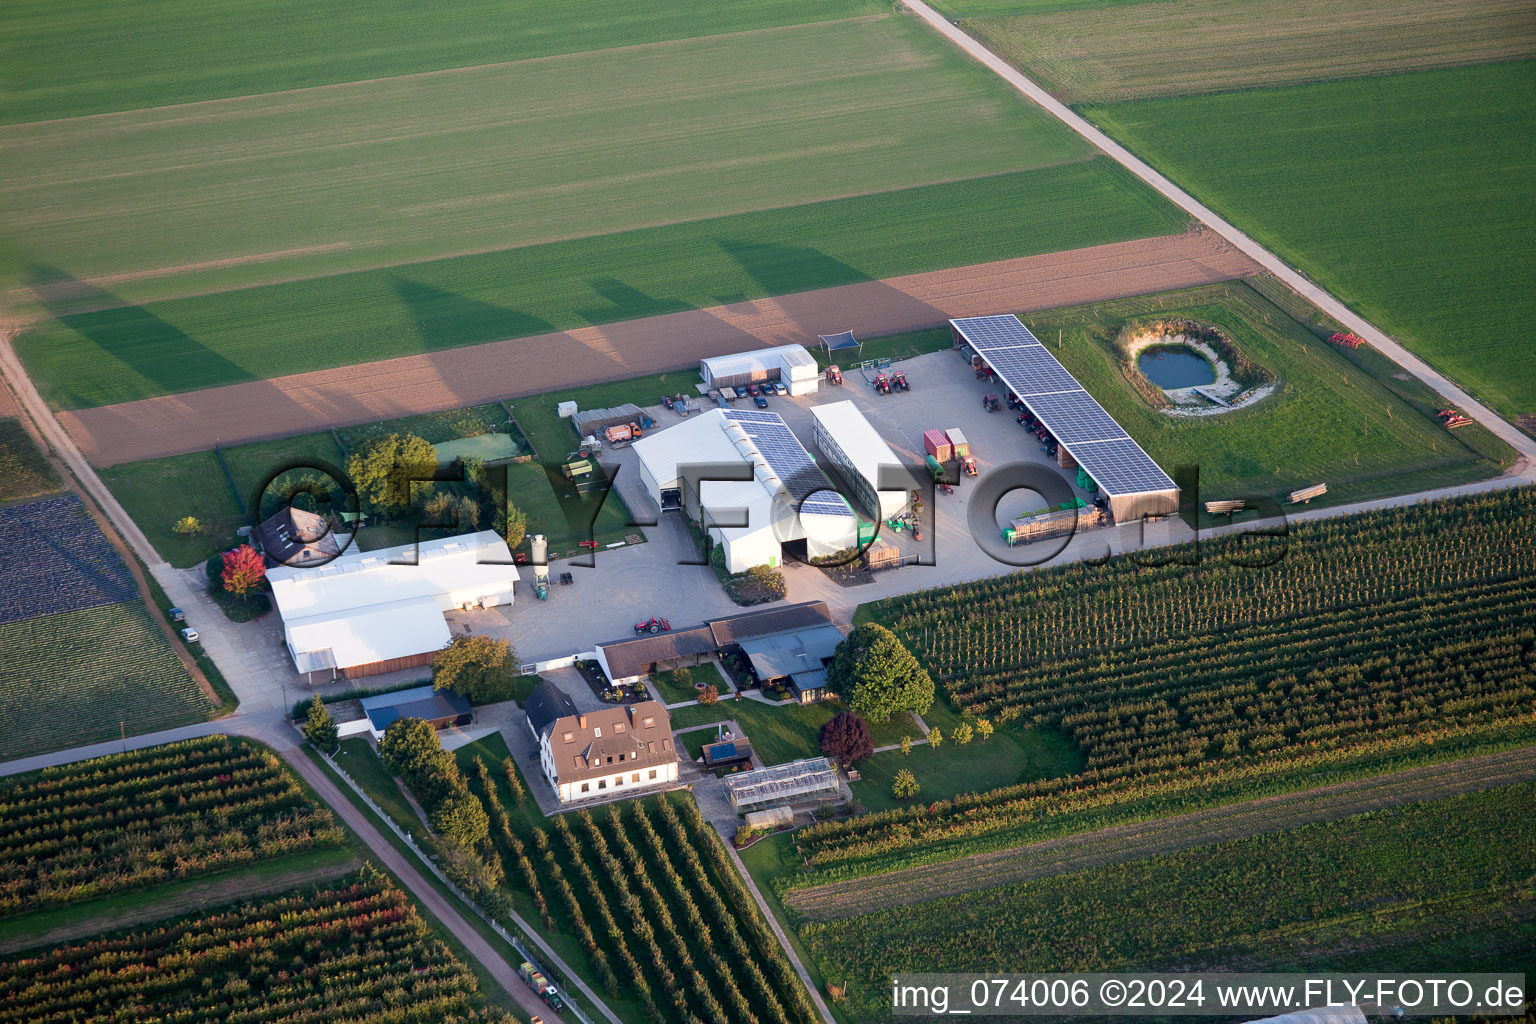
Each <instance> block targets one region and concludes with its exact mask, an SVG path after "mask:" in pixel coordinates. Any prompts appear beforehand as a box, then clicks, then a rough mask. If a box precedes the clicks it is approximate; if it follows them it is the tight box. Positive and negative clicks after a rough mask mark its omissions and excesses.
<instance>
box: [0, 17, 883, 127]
mask: <svg viewBox="0 0 1536 1024" xmlns="http://www.w3.org/2000/svg"><path fill="white" fill-rule="evenodd" d="M880 9H881V7H880V5H877V4H874V3H872V2H870V0H753V2H752V3H725V4H721V3H710V2H708V0H657V2H652V3H645V4H635V3H631V2H628V0H525V2H523V3H519V4H518V5H517V7H516V11H515V13H514V12H512V11H509V10H508V8H507V5H506V4H503V3H497V2H495V0H444V2H439V3H433V4H428V5H422V4H419V3H414V2H412V0H378V2H375V3H369V4H366V5H354V4H314V3H309V2H307V0H259V2H256V3H245V2H236V0H148V2H144V3H135V4H130V5H124V4H117V3H111V2H109V0H63V2H61V3H51V2H46V0H17V2H14V3H8V4H6V5H5V7H4V9H3V10H0V38H3V39H4V40H5V41H6V43H5V47H6V49H5V52H6V60H5V62H4V63H3V64H0V123H3V124H11V123H16V122H22V121H40V120H44V119H47V118H60V117H78V116H80V115H82V114H95V113H100V112H102V111H109V110H125V109H132V108H137V107H158V106H165V105H167V104H172V103H190V102H194V101H197V100H208V99H217V98H219V97H224V96H244V95H248V94H251V93H259V92H275V91H277V90H280V89H298V88H303V87H306V86H315V85H326V84H329V83H334V82H352V81H357V80H359V79H365V78H384V77H388V76H392V75H404V74H411V73H419V72H424V71H435V70H439V69H442V68H457V67H466V66H469V65H475V64H494V63H502V62H506V61H515V60H527V59H529V58H533V57H544V56H549V55H552V54H562V53H571V52H575V51H578V50H601V49H606V48H610V47H617V46H634V45H638V44H641V43H652V42H660V41H664V40H669V39H682V38H686V37H689V36H703V35H715V34H719V33H725V32H742V31H747V30H751V29H760V28H769V27H773V26H778V25H793V24H798V23H802V22H811V21H822V20H830V19H835V18H846V17H851V16H856V15H861V14H868V13H871V12H877V11H879V10H880ZM343 41H344V42H343Z"/></svg>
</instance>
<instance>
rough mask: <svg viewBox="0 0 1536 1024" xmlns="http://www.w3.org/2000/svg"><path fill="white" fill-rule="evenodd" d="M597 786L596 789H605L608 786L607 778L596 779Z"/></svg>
mask: <svg viewBox="0 0 1536 1024" xmlns="http://www.w3.org/2000/svg"><path fill="white" fill-rule="evenodd" d="M597 788H598V789H607V788H608V780H607V779H598V780H597Z"/></svg>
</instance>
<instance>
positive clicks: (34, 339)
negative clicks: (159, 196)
mask: <svg viewBox="0 0 1536 1024" xmlns="http://www.w3.org/2000/svg"><path fill="white" fill-rule="evenodd" d="M1184 227H1185V220H1184V218H1183V217H1182V216H1181V215H1179V214H1178V213H1177V211H1176V210H1174V208H1173V207H1171V206H1169V205H1167V204H1165V203H1163V202H1161V201H1160V200H1158V199H1156V198H1155V197H1154V195H1153V194H1152V192H1151V191H1150V190H1149V189H1146V188H1145V187H1143V186H1142V185H1140V184H1139V183H1137V182H1136V181H1135V180H1134V179H1133V178H1131V176H1130V175H1129V174H1127V173H1125V172H1124V171H1122V170H1120V169H1119V168H1118V167H1117V166H1116V165H1114V164H1112V163H1111V162H1110V161H1109V160H1107V159H1104V158H1099V159H1094V160H1088V161H1085V162H1080V163H1073V164H1065V165H1062V166H1057V167H1049V168H1043V169H1040V170H1034V171H1024V172H1018V173H1010V174H1003V175H997V176H993V177H988V178H978V179H972V180H966V181H959V182H951V183H945V184H938V185H928V186H923V187H920V188H915V189H907V190H902V191H896V192H885V193H880V194H876V195H870V196H860V197H854V198H848V199H837V200H830V201H828V202H825V203H821V204H813V205H809V206H798V207H791V208H788V209H779V210H769V211H765V212H757V213H747V214H738V215H734V216H730V217H724V218H719V219H716V220H706V221H694V222H689V223H684V224H676V225H669V226H665V227H657V228H647V229H642V230H636V231H627V232H622V233H620V234H616V235H607V236H601V237H595V238H581V239H573V240H571V241H566V242H556V243H551V244H548V245H539V246H533V247H531V248H523V249H511V250H504V251H500V252H494V253H486V254H480V255H470V256H459V257H454V258H450V259H444V260H437V261H432V262H428V263H419V264H415V265H412V266H409V267H403V268H397V269H387V270H373V271H363V272H358V273H353V274H342V275H337V276H331V277H325V278H320V279H316V280H308V281H294V282H290V283H287V284H282V285H273V286H269V287H264V288H249V289H244V290H237V291H232V292H226V293H222V294H217V295H208V296H201V297H195V298H186V299H178V300H172V301H166V302H157V303H151V304H149V305H146V306H129V307H124V308H114V309H106V310H103V311H100V312H96V313H83V314H77V315H69V314H65V315H64V316H63V317H62V319H59V320H51V321H48V322H47V323H45V324H44V325H42V326H40V327H39V328H38V329H36V330H32V331H29V332H27V333H25V334H23V335H21V336H20V337H18V338H17V339H16V347H17V351H18V353H19V354H20V355H21V357H22V359H23V361H24V362H25V363H26V365H27V367H28V369H29V371H30V372H31V373H32V374H33V376H34V380H36V381H37V383H38V386H39V388H41V389H42V390H43V392H44V394H45V396H46V397H48V399H49V400H50V401H51V402H53V403H54V404H56V405H58V406H61V407H83V406H92V405H106V404H111V403H113V402H121V401H129V400H132V399H135V398H144V397H149V396H153V395H158V394H166V393H170V392H174V391H182V390H190V389H195V388H202V387H213V386H217V385H220V384H232V383H237V382H240V381H245V380H255V379H261V378H265V377H270V376H275V375H281V374H285V373H297V372H302V371H305V370H316V369H323V368H326V367H329V366H331V365H333V364H334V363H336V362H337V361H338V360H344V359H345V360H356V359H365V358H366V359H381V358H388V357H391V356H402V355H412V354H415V353H419V352H432V351H436V350H439V349H444V348H453V347H456V346H460V345H467V344H474V343H478V342H487V341H497V340H500V339H503V338H512V337H519V336H524V335H530V334H540V333H545V332H548V331H554V330H568V329H571V328H574V327H583V326H586V325H588V324H603V323H612V322H615V321H619V320H628V319H633V318H636V317H644V316H654V315H657V314H661V313H673V312H678V311H680V310H685V309H692V308H700V307H707V306H713V305H718V304H721V303H728V302H741V301H747V300H751V299H755V298H763V297H765V296H770V295H782V294H786V293H789V292H796V291H804V290H807V289H811V288H817V287H830V286H833V285H840V284H853V283H856V282H859V281H867V280H872V279H879V278H884V277H891V276H895V275H899V274H907V273H917V272H921V271H926V270H938V269H942V268H945V267H951V266H960V265H967V264H970V263H980V262H987V261H991V260H1000V259H1008V258H1013V257H1018V256H1029V255H1035V254H1039V253H1045V252H1057V251H1060V250H1063V249H1073V248H1078V247H1081V246H1089V245H1099V244H1103V243H1107V242H1113V241H1119V240H1123V239H1126V238H1141V237H1152V236H1156V235H1163V234H1173V233H1178V232H1180V231H1182V230H1183V229H1184ZM519 390H520V389H519V386H518V382H517V381H516V380H515V379H510V380H508V381H507V392H508V394H517V393H518V392H519Z"/></svg>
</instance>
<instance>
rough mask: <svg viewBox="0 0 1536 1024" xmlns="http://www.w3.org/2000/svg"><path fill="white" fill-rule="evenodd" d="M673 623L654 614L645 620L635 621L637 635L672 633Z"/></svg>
mask: <svg viewBox="0 0 1536 1024" xmlns="http://www.w3.org/2000/svg"><path fill="white" fill-rule="evenodd" d="M671 631H672V623H670V622H668V621H667V620H666V619H663V618H658V617H657V616H655V615H652V616H651V617H650V618H649V619H647V620H645V621H644V622H637V623H635V636H645V635H646V634H647V633H670V632H671Z"/></svg>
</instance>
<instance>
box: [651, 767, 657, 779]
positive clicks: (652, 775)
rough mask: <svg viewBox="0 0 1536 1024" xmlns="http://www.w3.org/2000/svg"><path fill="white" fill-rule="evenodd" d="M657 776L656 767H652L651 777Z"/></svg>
mask: <svg viewBox="0 0 1536 1024" xmlns="http://www.w3.org/2000/svg"><path fill="white" fill-rule="evenodd" d="M655 777H656V769H655V768H652V769H651V778H653V779H654V778H655Z"/></svg>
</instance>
